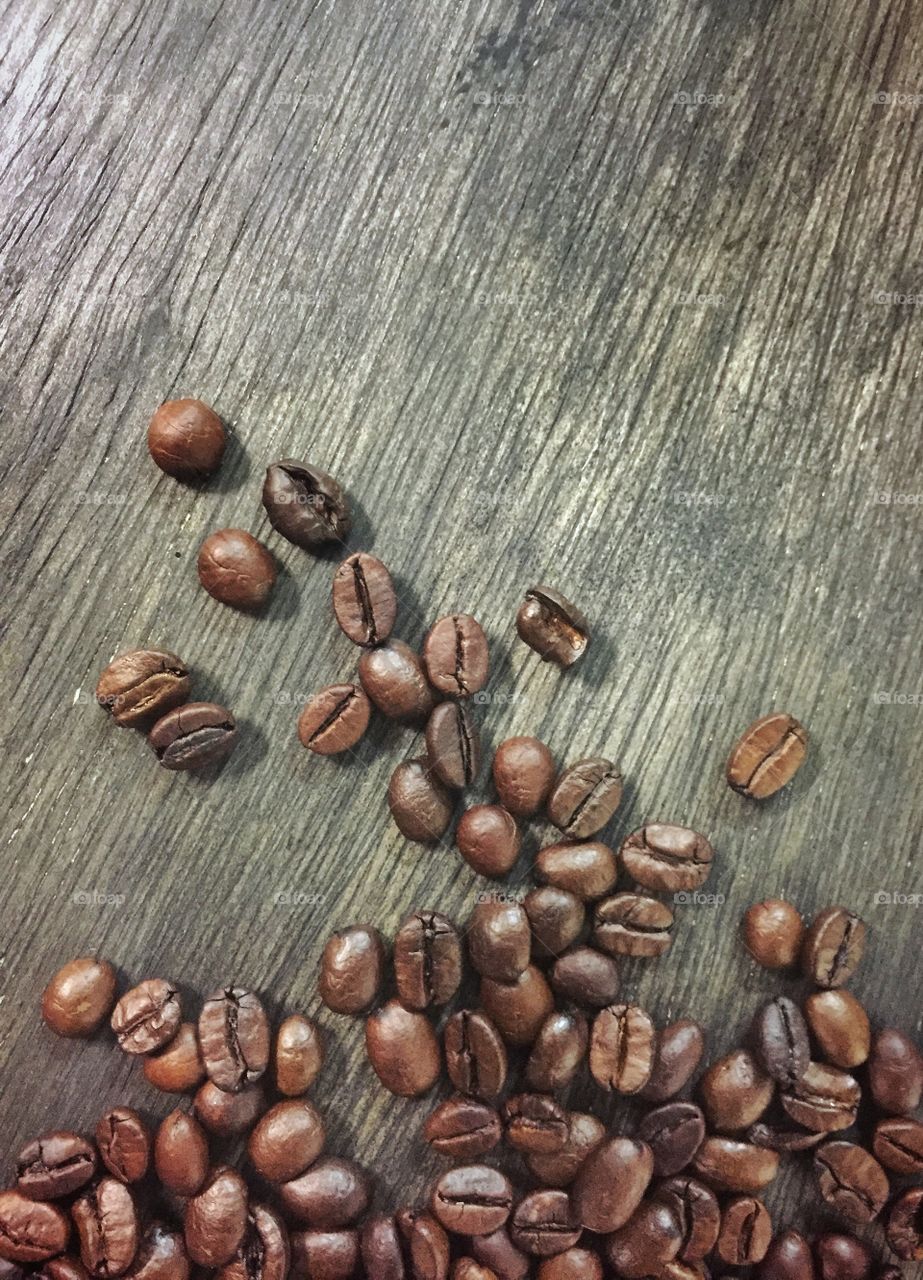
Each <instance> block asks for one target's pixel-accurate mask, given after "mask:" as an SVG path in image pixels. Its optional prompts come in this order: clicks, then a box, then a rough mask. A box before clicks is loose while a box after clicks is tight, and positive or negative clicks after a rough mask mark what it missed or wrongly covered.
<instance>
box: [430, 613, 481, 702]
mask: <svg viewBox="0 0 923 1280" xmlns="http://www.w3.org/2000/svg"><path fill="white" fill-rule="evenodd" d="M423 662H424V664H425V666H426V673H427V675H428V676H429V682H430V684H431V685H432V686H433V688H434V689H438V690H439V692H440V693H442V694H444V695H445V696H446V697H449V698H470V697H471V695H472V694H473V693H478V692H479V691H480V690H481V689H483V688H484V685H485V684H486V683H487V672H488V668H489V654H488V648H487V637H486V636H485V635H484V632H483V630H482V628H481V624H480V623H479V622H478V621H477V619H476V618H472V617H471V615H470V614H469V613H456V614H452V615H450V616H449V617H446V618H440V619H439V621H438V622H434V623H433V625H432V627H431V628H430V630H429V632H428V633H427V636H426V639H425V640H424V641H423Z"/></svg>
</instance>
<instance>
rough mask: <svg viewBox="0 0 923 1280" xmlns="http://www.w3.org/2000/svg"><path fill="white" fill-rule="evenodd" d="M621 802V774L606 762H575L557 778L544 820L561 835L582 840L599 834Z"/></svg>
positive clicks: (595, 760) (594, 759)
mask: <svg viewBox="0 0 923 1280" xmlns="http://www.w3.org/2000/svg"><path fill="white" fill-rule="evenodd" d="M621 799H622V775H621V773H619V770H618V768H617V767H616V766H615V765H614V764H612V762H611V761H610V760H604V759H602V757H593V758H591V759H587V760H578V761H576V763H574V764H572V765H568V766H567V768H566V769H565V770H564V771H563V773H561V774H560V775H559V776H558V779H557V781H556V782H555V784H554V787H553V788H552V791H551V795H550V796H549V797H548V817H549V818H550V819H551V821H552V822H553V823H554V825H555V826H556V827H557V828H558V830H559V831H563V832H564V834H565V835H567V836H572V837H573V838H574V839H576V840H585V839H586V838H587V837H588V836H591V835H594V834H595V833H596V832H597V831H600V830H601V829H602V828H603V827H604V826H605V825H606V823H607V822H608V821H609V819H610V818H611V817H612V815H613V814H614V813H615V811H616V809H617V808H618V807H619V803H620V801H621Z"/></svg>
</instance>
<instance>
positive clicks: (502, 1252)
mask: <svg viewBox="0 0 923 1280" xmlns="http://www.w3.org/2000/svg"><path fill="white" fill-rule="evenodd" d="M468 1243H469V1247H470V1249H471V1252H472V1253H473V1254H474V1257H475V1258H476V1260H477V1261H478V1262H480V1263H481V1265H482V1266H484V1267H490V1269H491V1271H493V1273H494V1275H495V1276H497V1277H498V1278H499V1280H525V1277H526V1276H527V1275H528V1274H529V1259H528V1257H527V1256H526V1254H524V1253H523V1252H522V1250H521V1249H517V1248H516V1246H515V1245H514V1244H513V1242H512V1240H511V1239H510V1237H509V1232H508V1231H507V1229H506V1227H500V1229H499V1230H497V1231H491V1233H490V1235H486V1236H473V1237H472V1238H471V1240H470V1241H469V1242H468Z"/></svg>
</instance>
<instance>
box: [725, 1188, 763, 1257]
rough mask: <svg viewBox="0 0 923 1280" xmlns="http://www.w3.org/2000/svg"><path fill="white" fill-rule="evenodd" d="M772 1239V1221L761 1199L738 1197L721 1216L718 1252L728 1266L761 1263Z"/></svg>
mask: <svg viewBox="0 0 923 1280" xmlns="http://www.w3.org/2000/svg"><path fill="white" fill-rule="evenodd" d="M771 1240H772V1219H771V1218H770V1216H769V1210H768V1209H767V1208H766V1206H765V1205H764V1204H763V1202H762V1200H757V1199H755V1198H754V1197H753V1196H738V1197H737V1198H736V1199H734V1200H731V1201H729V1203H728V1204H726V1205H725V1207H724V1211H723V1213H722V1214H721V1230H720V1231H719V1233H718V1244H717V1253H718V1257H719V1258H720V1259H721V1260H722V1262H726V1263H727V1264H728V1266H730V1267H750V1266H753V1264H754V1263H757V1262H762V1260H763V1259H764V1258H765V1256H766V1250H767V1249H768V1248H769V1244H770V1241H771Z"/></svg>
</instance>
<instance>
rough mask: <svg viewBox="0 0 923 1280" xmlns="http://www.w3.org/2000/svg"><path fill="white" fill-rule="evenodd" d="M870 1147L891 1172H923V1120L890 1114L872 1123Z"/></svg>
mask: <svg viewBox="0 0 923 1280" xmlns="http://www.w3.org/2000/svg"><path fill="white" fill-rule="evenodd" d="M872 1150H873V1151H874V1153H875V1156H876V1157H877V1159H878V1160H879V1161H880V1162H881V1164H883V1165H884V1167H885V1168H886V1169H890V1170H891V1171H892V1173H901V1174H904V1175H905V1176H906V1177H916V1176H918V1175H919V1174H921V1173H923V1123H921V1122H920V1121H919V1120H913V1119H911V1118H910V1117H909V1116H892V1117H889V1118H888V1119H886V1120H879V1121H878V1124H877V1125H876V1126H875V1135H874V1137H873V1139H872Z"/></svg>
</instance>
